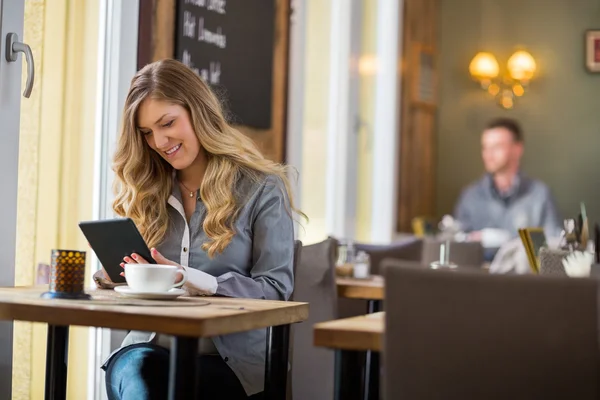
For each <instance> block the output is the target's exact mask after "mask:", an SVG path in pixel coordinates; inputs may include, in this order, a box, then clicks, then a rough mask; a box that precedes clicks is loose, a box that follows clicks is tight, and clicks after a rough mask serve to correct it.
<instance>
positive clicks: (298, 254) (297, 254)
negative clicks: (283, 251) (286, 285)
mask: <svg viewBox="0 0 600 400" xmlns="http://www.w3.org/2000/svg"><path fill="white" fill-rule="evenodd" d="M301 259H302V242H301V241H300V240H295V241H294V265H293V271H294V291H293V292H292V295H291V296H290V301H294V293H295V292H296V284H295V282H296V272H297V271H298V265H299V264H300V260H301Z"/></svg>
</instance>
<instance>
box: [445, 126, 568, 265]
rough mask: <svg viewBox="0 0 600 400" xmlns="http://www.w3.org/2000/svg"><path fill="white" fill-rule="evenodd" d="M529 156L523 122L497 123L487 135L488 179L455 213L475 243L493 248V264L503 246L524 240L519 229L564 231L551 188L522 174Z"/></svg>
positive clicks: (484, 140)
mask: <svg viewBox="0 0 600 400" xmlns="http://www.w3.org/2000/svg"><path fill="white" fill-rule="evenodd" d="M523 151H524V146H523V133H522V131H521V127H520V126H519V124H518V122H516V121H514V120H512V119H509V118H498V119H495V120H493V121H491V122H490V123H489V124H488V125H487V127H486V128H485V130H484V131H483V133H482V135H481V155H482V158H483V164H484V166H485V170H486V174H485V175H484V176H483V177H482V178H481V179H480V180H479V181H477V182H475V183H473V184H471V185H470V186H468V187H467V188H466V189H464V190H463V192H462V194H461V196H460V198H459V200H458V204H457V206H456V209H455V212H454V216H455V218H456V219H457V220H458V221H459V222H460V224H461V227H462V229H463V230H464V231H465V232H468V233H469V236H468V237H469V239H470V240H473V241H481V242H482V244H483V246H484V247H485V248H486V249H488V251H486V253H487V257H486V258H488V259H490V258H491V257H493V254H494V253H495V250H497V249H498V248H499V247H500V246H501V245H502V244H503V243H505V242H506V241H508V240H510V239H511V238H515V237H518V229H519V228H526V227H541V228H544V231H545V233H546V236H548V237H553V236H557V235H559V234H560V231H561V225H562V224H561V220H560V218H559V215H558V211H557V209H556V206H555V202H554V199H553V197H552V194H551V193H550V190H549V189H548V187H547V186H546V185H545V184H544V183H542V182H541V181H538V180H535V179H531V178H528V177H527V176H525V175H524V174H523V173H522V172H521V157H522V156H523ZM490 250H492V251H491V252H490Z"/></svg>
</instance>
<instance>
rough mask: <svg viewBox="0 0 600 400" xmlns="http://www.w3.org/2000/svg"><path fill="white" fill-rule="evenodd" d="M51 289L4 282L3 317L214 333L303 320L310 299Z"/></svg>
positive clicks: (198, 334) (0, 290) (1, 291)
mask: <svg viewBox="0 0 600 400" xmlns="http://www.w3.org/2000/svg"><path fill="white" fill-rule="evenodd" d="M47 290H48V286H47V285H46V286H37V287H16V288H0V320H11V321H12V320H15V321H32V322H45V323H48V324H52V325H78V326H94V327H102V328H113V329H132V330H141V331H150V332H158V333H164V334H169V335H180V336H192V337H211V336H217V335H225V334H229V333H236V332H245V331H249V330H253V329H261V328H266V327H269V326H277V325H284V324H291V323H295V322H302V321H304V320H306V319H307V318H308V303H298V302H289V301H269V300H254V299H237V298H224V297H195V298H189V299H188V300H189V301H194V300H195V299H197V301H198V302H199V305H198V306H190V305H189V304H188V305H185V306H181V307H176V306H172V305H170V306H168V307H165V306H137V305H134V306H129V305H114V304H107V305H104V304H98V302H97V301H94V302H93V304H86V301H85V300H55V299H42V298H40V294H41V293H43V292H44V291H47ZM86 293H89V294H92V295H94V294H98V293H101V294H110V295H112V296H116V295H117V294H116V293H115V292H114V291H112V290H86ZM171 301H173V300H171ZM205 301H208V302H209V304H208V305H206V303H205Z"/></svg>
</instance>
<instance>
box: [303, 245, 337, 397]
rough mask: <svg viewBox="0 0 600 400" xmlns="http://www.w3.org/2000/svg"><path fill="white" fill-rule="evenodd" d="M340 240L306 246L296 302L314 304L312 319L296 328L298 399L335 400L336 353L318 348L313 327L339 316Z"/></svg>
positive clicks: (312, 305) (311, 311)
mask: <svg viewBox="0 0 600 400" xmlns="http://www.w3.org/2000/svg"><path fill="white" fill-rule="evenodd" d="M337 246H338V242H337V240H335V239H333V238H329V239H327V240H325V241H323V242H321V243H317V244H313V245H309V246H304V247H303V248H302V256H301V259H300V262H299V264H298V269H297V270H296V274H295V278H296V279H295V290H294V300H295V301H304V302H309V303H310V313H309V317H308V320H306V321H304V322H303V323H301V324H295V325H294V326H293V327H292V343H293V346H292V347H293V357H292V393H293V398H294V399H296V400H302V399H311V400H330V399H332V398H333V379H331V377H332V376H333V375H332V374H333V371H334V354H333V352H332V351H331V350H328V349H324V348H319V347H315V346H314V344H313V325H314V324H315V323H317V322H322V321H329V320H332V319H335V318H336V315H337V311H336V310H337V287H336V284H335V262H336V254H337Z"/></svg>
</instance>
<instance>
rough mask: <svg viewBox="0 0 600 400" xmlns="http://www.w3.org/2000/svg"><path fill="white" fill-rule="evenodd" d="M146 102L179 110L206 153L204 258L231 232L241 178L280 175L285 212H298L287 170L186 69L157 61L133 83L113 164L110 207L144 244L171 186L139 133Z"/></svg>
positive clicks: (155, 235)
mask: <svg viewBox="0 0 600 400" xmlns="http://www.w3.org/2000/svg"><path fill="white" fill-rule="evenodd" d="M148 98H152V99H156V100H161V101H165V102H168V103H171V104H177V105H180V106H181V107H183V108H185V109H186V110H187V111H188V113H189V115H190V119H191V123H192V127H193V128H194V131H195V132H196V135H197V137H198V140H199V141H200V145H201V147H202V148H203V149H204V151H205V152H206V155H207V160H208V163H207V167H206V171H205V173H204V178H203V181H202V185H201V186H200V196H201V197H202V201H203V202H204V204H205V206H206V217H205V219H204V223H203V228H204V232H205V233H206V235H207V237H208V239H209V240H208V241H207V242H206V243H204V244H203V249H204V250H205V251H206V252H207V253H208V255H209V256H210V257H214V256H215V254H217V253H221V252H222V251H223V250H224V249H225V248H226V247H227V245H228V244H229V243H230V242H231V239H232V238H233V236H234V234H235V231H234V229H233V223H234V220H235V217H236V216H237V214H238V211H239V208H240V207H241V204H239V201H238V199H237V198H236V196H235V194H236V193H235V185H236V182H237V180H238V179H239V178H240V177H241V176H248V177H250V178H252V179H254V180H258V179H260V178H261V177H263V178H264V176H265V175H274V176H276V177H279V178H280V180H281V182H283V186H284V187H283V188H282V190H285V192H286V194H287V197H288V199H289V201H290V206H291V209H290V210H288V211H289V212H290V213H292V212H294V211H295V212H298V213H300V214H302V213H301V212H299V211H297V210H296V209H295V208H294V205H293V198H292V196H291V191H290V184H289V181H288V178H287V172H288V167H286V166H284V165H281V164H277V163H274V162H272V161H269V160H267V159H265V158H264V157H263V156H262V154H261V153H260V152H259V150H258V149H257V147H256V146H255V145H254V143H253V142H252V141H251V140H250V139H249V138H247V137H246V136H244V135H243V134H242V133H240V132H239V131H237V130H236V129H234V128H233V127H232V126H230V125H229V124H228V123H227V121H226V119H225V117H224V116H223V111H222V109H221V105H220V102H219V100H218V99H217V97H216V96H215V95H214V94H213V92H212V91H211V90H210V88H209V87H208V86H207V85H206V83H204V81H202V79H200V77H199V76H198V75H196V74H195V73H194V72H193V71H192V70H190V69H189V68H188V67H186V66H185V65H184V64H182V63H180V62H179V61H175V60H162V61H157V62H155V63H152V64H149V65H147V66H145V67H144V68H143V69H141V70H140V71H139V72H138V73H137V74H136V75H135V76H134V78H133V80H132V81H131V87H130V89H129V94H128V95H127V99H126V101H125V107H124V113H123V125H122V132H121V135H120V138H119V141H118V144H117V150H116V152H115V156H114V165H113V169H114V172H115V174H116V180H115V193H116V198H115V200H114V203H113V209H114V211H115V212H116V213H117V214H118V215H120V216H124V217H125V216H126V217H129V218H131V219H132V220H133V221H134V222H135V224H136V225H137V227H138V229H139V231H140V233H141V234H142V236H143V237H144V239H145V240H146V243H147V244H148V246H149V247H153V246H156V245H158V244H160V243H161V241H162V240H163V238H164V237H165V234H166V232H167V229H168V226H169V214H168V211H167V201H168V198H169V196H170V194H171V191H172V189H173V167H172V166H171V165H170V164H169V163H168V162H167V161H165V160H164V159H163V158H162V157H161V156H160V155H159V154H158V153H156V151H154V150H152V149H151V148H150V146H149V145H148V144H147V142H146V139H145V138H144V135H143V134H142V133H141V132H140V131H139V130H138V125H137V114H138V110H139V107H140V105H141V104H142V102H143V101H144V100H146V99H148ZM302 215H303V216H304V214H302Z"/></svg>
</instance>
